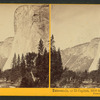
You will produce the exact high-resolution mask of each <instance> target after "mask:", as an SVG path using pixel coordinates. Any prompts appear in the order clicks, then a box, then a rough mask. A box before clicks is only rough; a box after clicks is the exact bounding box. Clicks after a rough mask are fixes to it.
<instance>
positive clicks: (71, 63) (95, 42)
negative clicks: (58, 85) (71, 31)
mask: <svg viewBox="0 0 100 100" xmlns="http://www.w3.org/2000/svg"><path fill="white" fill-rule="evenodd" d="M99 42H100V38H94V39H92V40H91V42H88V43H84V44H80V45H77V46H74V47H72V48H67V49H65V50H62V51H61V55H62V62H63V67H64V68H65V67H67V68H68V69H70V70H73V71H81V72H83V71H85V70H88V71H89V70H90V69H91V65H92V63H94V60H95V59H97V58H98V59H99V57H96V56H97V55H98V53H99V50H98V49H99ZM96 63H98V62H97V60H96ZM96 69H98V68H97V65H95V66H94V68H92V69H91V71H92V70H96Z"/></svg>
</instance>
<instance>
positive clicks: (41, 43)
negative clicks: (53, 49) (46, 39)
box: [38, 39, 44, 55]
mask: <svg viewBox="0 0 100 100" xmlns="http://www.w3.org/2000/svg"><path fill="white" fill-rule="evenodd" d="M43 51H44V45H43V41H42V39H40V41H39V46H38V53H40V54H41V55H43Z"/></svg>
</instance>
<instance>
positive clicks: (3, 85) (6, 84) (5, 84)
mask: <svg viewBox="0 0 100 100" xmlns="http://www.w3.org/2000/svg"><path fill="white" fill-rule="evenodd" d="M16 87H18V84H14V83H11V82H7V81H4V80H0V88H16Z"/></svg>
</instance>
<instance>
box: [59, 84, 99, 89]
mask: <svg viewBox="0 0 100 100" xmlns="http://www.w3.org/2000/svg"><path fill="white" fill-rule="evenodd" d="M57 88H100V83H82V84H80V85H79V84H73V83H70V84H66V85H64V86H62V87H57Z"/></svg>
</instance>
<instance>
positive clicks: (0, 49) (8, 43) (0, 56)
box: [0, 37, 14, 69]
mask: <svg viewBox="0 0 100 100" xmlns="http://www.w3.org/2000/svg"><path fill="white" fill-rule="evenodd" d="M13 40H14V37H8V38H6V39H5V40H4V41H1V42H0V62H1V63H0V69H2V68H3V66H4V64H5V63H6V61H7V59H8V57H9V55H10V53H11V49H12V43H13Z"/></svg>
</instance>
